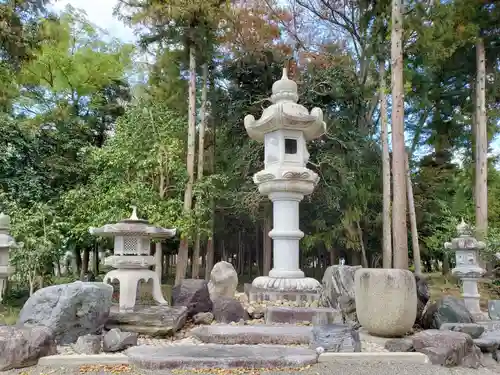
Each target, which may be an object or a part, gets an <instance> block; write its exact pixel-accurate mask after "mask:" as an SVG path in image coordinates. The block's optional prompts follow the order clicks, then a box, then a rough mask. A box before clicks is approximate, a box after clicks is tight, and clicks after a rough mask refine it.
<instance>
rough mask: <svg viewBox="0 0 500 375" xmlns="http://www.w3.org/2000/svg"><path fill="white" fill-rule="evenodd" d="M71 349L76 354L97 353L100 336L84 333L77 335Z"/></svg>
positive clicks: (99, 349)
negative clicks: (83, 334)
mask: <svg viewBox="0 0 500 375" xmlns="http://www.w3.org/2000/svg"><path fill="white" fill-rule="evenodd" d="M73 350H74V351H75V352H77V353H78V354H99V353H100V352H101V336H98V335H85V336H80V337H78V340H76V344H74V345H73Z"/></svg>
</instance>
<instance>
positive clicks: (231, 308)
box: [212, 297, 248, 323]
mask: <svg viewBox="0 0 500 375" xmlns="http://www.w3.org/2000/svg"><path fill="white" fill-rule="evenodd" d="M212 313H213V314H214V319H215V321H216V322H218V323H232V322H239V321H240V320H242V319H243V320H247V319H248V314H247V312H246V311H245V309H244V308H243V305H242V304H241V302H240V301H238V300H236V299H234V298H227V297H220V298H217V299H216V300H214V301H213V310H212Z"/></svg>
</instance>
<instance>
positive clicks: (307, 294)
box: [245, 69, 326, 302]
mask: <svg viewBox="0 0 500 375" xmlns="http://www.w3.org/2000/svg"><path fill="white" fill-rule="evenodd" d="M272 92H273V93H272V95H271V101H272V102H273V104H272V105H271V106H269V107H268V108H266V109H265V110H264V112H263V113H262V117H261V118H260V119H259V120H255V118H254V117H253V116H251V115H249V116H246V117H245V128H246V130H247V132H248V134H249V135H250V137H251V138H253V139H255V140H257V141H261V142H262V141H263V142H264V153H265V156H264V170H262V171H259V172H257V173H256V174H255V175H254V177H253V180H254V182H255V184H257V186H258V188H259V192H260V193H261V194H262V195H265V196H268V197H269V199H270V200H271V201H272V203H273V229H272V230H271V231H270V232H269V236H270V237H271V238H272V240H273V258H274V260H273V269H272V270H271V271H270V272H269V276H261V277H257V278H256V279H255V280H254V281H253V282H252V288H251V290H250V292H249V298H250V300H251V301H260V300H277V299H285V300H295V301H304V300H305V301H309V302H311V301H313V300H317V299H319V292H320V291H321V284H320V283H319V281H318V280H316V279H313V278H309V277H304V272H302V270H301V269H300V268H299V251H300V249H299V241H300V239H301V238H302V237H304V233H303V232H302V231H301V230H300V229H299V203H300V201H301V200H302V199H303V198H304V196H305V195H309V194H311V193H312V192H313V190H314V187H315V186H316V184H317V183H318V180H319V177H318V175H317V174H316V173H315V172H313V171H312V170H309V169H307V168H306V165H307V162H308V160H309V153H308V151H307V147H306V141H308V140H312V139H315V138H318V137H320V136H321V135H322V134H324V132H325V127H326V125H325V123H324V122H323V113H322V111H321V110H320V109H319V108H314V109H313V110H311V112H310V113H309V111H308V110H307V109H306V108H305V107H303V106H302V105H300V104H297V100H298V94H297V84H296V83H295V82H294V81H292V80H289V79H288V77H287V73H286V69H284V71H283V77H282V78H281V79H280V80H279V81H277V82H275V83H274V85H273V89H272Z"/></svg>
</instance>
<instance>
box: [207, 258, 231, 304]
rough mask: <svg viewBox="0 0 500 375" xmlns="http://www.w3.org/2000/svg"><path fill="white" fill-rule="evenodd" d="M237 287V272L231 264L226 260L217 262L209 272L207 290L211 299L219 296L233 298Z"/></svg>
mask: <svg viewBox="0 0 500 375" xmlns="http://www.w3.org/2000/svg"><path fill="white" fill-rule="evenodd" d="M237 287H238V274H237V273H236V270H235V269H234V267H233V265H232V264H231V263H228V262H224V261H221V262H218V263H216V264H215V266H214V268H212V272H210V281H209V282H208V291H209V293H210V298H211V299H212V301H213V300H215V299H217V298H219V297H228V298H233V297H234V294H235V293H236V288H237Z"/></svg>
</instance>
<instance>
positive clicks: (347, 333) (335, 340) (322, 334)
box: [309, 324, 361, 353]
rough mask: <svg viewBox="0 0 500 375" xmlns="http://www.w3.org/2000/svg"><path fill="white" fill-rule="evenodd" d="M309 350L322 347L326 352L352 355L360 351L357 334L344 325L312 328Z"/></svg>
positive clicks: (326, 325)
mask: <svg viewBox="0 0 500 375" xmlns="http://www.w3.org/2000/svg"><path fill="white" fill-rule="evenodd" d="M309 345H310V347H311V349H317V348H318V347H322V348H323V349H324V350H325V351H327V352H336V353H346V352H347V353H353V352H360V351H361V341H360V338H359V333H358V331H356V330H355V329H354V328H352V327H351V326H349V325H346V324H325V325H317V326H313V328H312V331H311V342H310V344H309Z"/></svg>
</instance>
